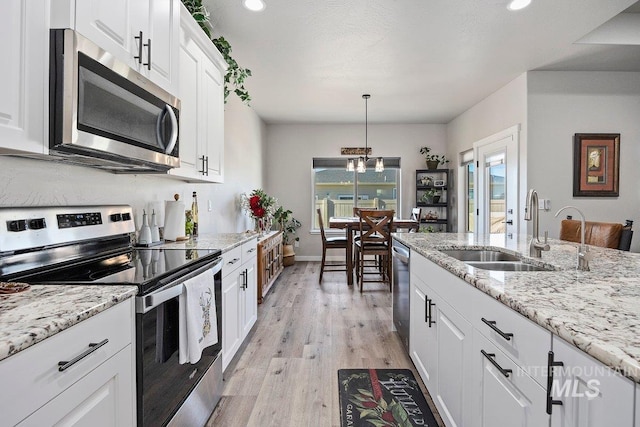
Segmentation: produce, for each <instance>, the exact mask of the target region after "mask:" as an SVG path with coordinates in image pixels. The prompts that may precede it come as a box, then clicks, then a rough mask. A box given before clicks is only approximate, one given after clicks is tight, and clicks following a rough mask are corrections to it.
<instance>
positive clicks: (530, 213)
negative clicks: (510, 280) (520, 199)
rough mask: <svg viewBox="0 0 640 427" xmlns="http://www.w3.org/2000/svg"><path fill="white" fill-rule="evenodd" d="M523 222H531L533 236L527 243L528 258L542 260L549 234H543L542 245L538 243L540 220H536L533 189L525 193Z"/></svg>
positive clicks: (536, 203) (536, 213)
mask: <svg viewBox="0 0 640 427" xmlns="http://www.w3.org/2000/svg"><path fill="white" fill-rule="evenodd" d="M524 219H525V221H533V236H532V237H531V242H530V243H529V256H531V257H536V258H542V251H548V250H549V249H550V248H549V245H548V244H547V238H548V236H549V232H548V231H545V232H544V243H543V242H541V241H540V238H539V237H538V233H539V231H538V230H539V228H540V220H539V219H538V192H537V191H536V190H534V189H533V188H532V189H530V190H529V192H528V193H527V208H526V210H525V212H524Z"/></svg>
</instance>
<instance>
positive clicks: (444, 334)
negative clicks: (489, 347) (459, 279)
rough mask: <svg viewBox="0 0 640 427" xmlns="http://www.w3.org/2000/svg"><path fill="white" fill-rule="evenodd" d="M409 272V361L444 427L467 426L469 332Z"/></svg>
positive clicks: (459, 318) (469, 328)
mask: <svg viewBox="0 0 640 427" xmlns="http://www.w3.org/2000/svg"><path fill="white" fill-rule="evenodd" d="M412 261H413V260H412ZM411 268H412V274H411V298H410V301H411V302H410V303H411V312H410V320H409V323H410V338H409V346H410V347H409V350H410V354H411V358H412V359H413V360H414V363H415V365H416V366H417V367H418V371H419V372H420V375H421V376H422V377H423V381H424V382H425V385H426V386H427V389H428V390H429V393H430V394H431V397H432V398H433V400H434V402H435V404H436V407H437V409H438V412H439V413H440V416H441V417H442V418H443V420H444V422H445V424H446V425H451V426H462V425H470V423H471V420H472V418H471V415H472V414H471V413H470V411H469V410H468V407H469V403H470V399H471V393H470V385H471V374H472V370H471V366H472V365H471V357H472V345H473V341H472V336H473V328H472V326H471V323H470V322H469V321H467V320H466V319H465V318H464V317H463V316H462V315H461V314H460V313H458V312H457V311H456V310H454V309H453V307H452V306H451V305H449V304H447V303H446V302H445V301H444V300H443V299H442V298H441V297H440V296H439V295H438V294H436V292H435V291H434V290H433V289H432V288H431V287H430V286H428V285H427V284H425V282H423V281H422V280H420V279H419V277H421V275H420V273H419V272H415V271H413V263H412V265H411ZM418 270H419V269H418ZM422 277H431V276H422ZM414 309H415V310H414Z"/></svg>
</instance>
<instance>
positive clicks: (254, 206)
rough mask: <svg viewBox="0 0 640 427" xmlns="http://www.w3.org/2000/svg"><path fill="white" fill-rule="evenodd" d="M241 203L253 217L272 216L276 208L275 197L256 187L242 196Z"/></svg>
mask: <svg viewBox="0 0 640 427" xmlns="http://www.w3.org/2000/svg"><path fill="white" fill-rule="evenodd" d="M243 205H244V208H245V210H246V211H247V212H249V215H251V217H252V218H254V219H260V218H265V217H268V218H272V217H273V214H274V212H275V208H276V199H275V198H274V197H271V196H269V195H268V194H267V193H265V192H264V191H263V190H261V189H257V190H253V191H252V192H251V193H250V194H249V195H245V196H244V198H243Z"/></svg>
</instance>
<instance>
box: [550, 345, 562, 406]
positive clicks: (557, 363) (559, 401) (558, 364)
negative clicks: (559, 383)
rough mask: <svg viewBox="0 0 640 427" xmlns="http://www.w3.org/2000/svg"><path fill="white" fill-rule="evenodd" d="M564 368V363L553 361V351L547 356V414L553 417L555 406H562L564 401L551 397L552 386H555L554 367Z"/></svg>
mask: <svg viewBox="0 0 640 427" xmlns="http://www.w3.org/2000/svg"><path fill="white" fill-rule="evenodd" d="M554 366H564V363H562V362H556V361H554V360H553V351H550V352H549V354H548V355H547V414H549V415H551V412H552V411H553V405H562V400H553V397H551V386H552V385H553V367H554Z"/></svg>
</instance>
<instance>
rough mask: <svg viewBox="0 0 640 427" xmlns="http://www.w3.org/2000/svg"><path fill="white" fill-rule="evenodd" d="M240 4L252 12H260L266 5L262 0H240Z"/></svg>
mask: <svg viewBox="0 0 640 427" xmlns="http://www.w3.org/2000/svg"><path fill="white" fill-rule="evenodd" d="M242 5H243V6H244V7H246V8H247V9H249V10H251V11H253V12H260V11H262V10H264V8H265V7H267V5H266V3H265V2H264V1H262V0H242Z"/></svg>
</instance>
